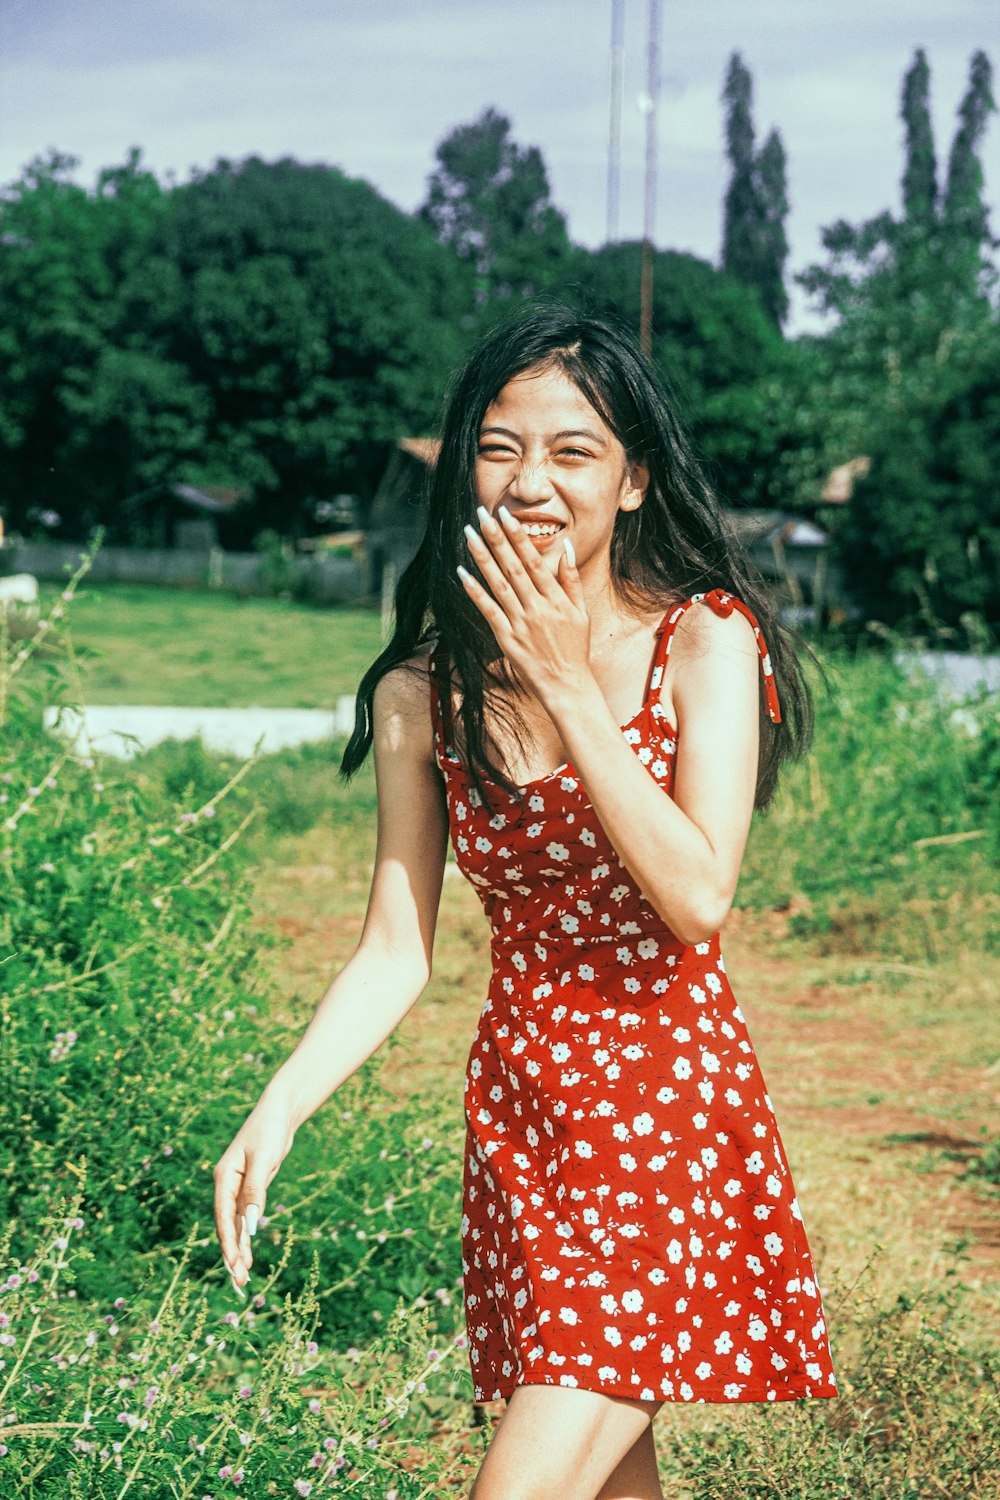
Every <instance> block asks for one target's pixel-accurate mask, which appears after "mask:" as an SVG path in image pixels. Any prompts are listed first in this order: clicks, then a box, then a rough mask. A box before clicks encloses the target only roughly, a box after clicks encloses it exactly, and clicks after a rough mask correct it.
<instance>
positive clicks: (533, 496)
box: [508, 463, 555, 502]
mask: <svg viewBox="0 0 1000 1500" xmlns="http://www.w3.org/2000/svg"><path fill="white" fill-rule="evenodd" d="M508 490H509V492H510V494H511V495H512V496H513V497H514V498H515V499H516V500H524V501H526V502H527V501H531V500H548V499H550V498H551V496H552V495H553V494H554V493H555V491H554V489H553V485H552V480H551V478H550V477H549V471H548V469H547V468H546V466H545V464H544V463H537V464H529V463H522V464H521V465H519V467H518V470H517V472H516V474H515V475H514V478H513V479H512V480H511V483H510V485H509V486H508Z"/></svg>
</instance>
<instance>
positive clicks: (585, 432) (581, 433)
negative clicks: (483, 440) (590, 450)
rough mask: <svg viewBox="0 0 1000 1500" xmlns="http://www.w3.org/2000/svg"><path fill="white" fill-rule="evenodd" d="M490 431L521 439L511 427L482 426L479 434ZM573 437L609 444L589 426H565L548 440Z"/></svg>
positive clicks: (555, 441) (602, 445) (517, 441)
mask: <svg viewBox="0 0 1000 1500" xmlns="http://www.w3.org/2000/svg"><path fill="white" fill-rule="evenodd" d="M488 432H497V433H499V434H500V435H501V436H502V437H509V438H512V439H513V441H514V442H515V443H519V442H520V441H521V439H520V436H519V435H518V433H516V432H511V430H510V428H509V427H482V428H480V431H479V436H480V437H485V436H486V434H487V433H488ZM571 437H582V438H588V439H589V440H590V442H592V443H597V444H598V445H599V446H600V447H602V448H606V447H607V446H608V444H607V439H605V438H602V437H601V435H600V433H597V432H591V431H590V429H589V427H564V428H562V429H561V431H559V432H552V433H550V434H549V436H548V438H547V439H546V441H547V442H549V443H558V442H559V441H560V440H561V439H562V438H571Z"/></svg>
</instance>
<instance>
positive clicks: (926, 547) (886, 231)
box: [800, 52, 1000, 626]
mask: <svg viewBox="0 0 1000 1500" xmlns="http://www.w3.org/2000/svg"><path fill="white" fill-rule="evenodd" d="M989 76H990V75H989V64H988V63H987V62H986V60H985V58H984V57H983V55H982V54H981V53H976V54H975V56H974V57H973V58H972V62H971V66H970V74H969V86H968V89H967V92H966V95H965V98H964V99H963V102H962V105H961V107H960V110H959V125H958V130H957V132H956V135H955V139H954V142H953V145H952V150H951V156H950V159H949V174H948V177H949V185H948V187H947V189H946V192H945V196H944V202H943V203H942V202H940V201H939V199H938V195H937V193H936V191H935V181H934V165H933V164H934V159H935V158H934V141H933V134H932V132H931V128H930V118H929V112H928V109H927V97H928V89H929V69H928V68H927V63H926V58H925V57H924V55H923V53H921V52H918V53H917V54H916V55H915V57H914V60H913V63H912V64H911V67H910V69H909V71H908V73H907V75H906V78H905V79H904V84H903V89H902V96H901V114H902V120H903V126H904V141H905V162H904V172H903V178H902V185H901V186H902V194H901V196H902V212H901V214H900V215H899V216H895V215H893V214H892V213H891V212H889V211H888V210H886V211H884V212H883V213H881V214H878V215H876V216H875V217H874V218H873V219H870V220H868V221H866V222H865V223H862V224H860V225H851V224H847V223H845V222H844V221H843V220H840V221H838V222H837V223H835V224H833V225H831V226H830V227H829V228H828V229H826V230H824V231H823V243H824V246H825V248H826V250H827V252H828V256H829V259H828V262H827V264H826V265H824V266H813V267H811V268H810V269H809V271H807V272H806V273H805V274H804V275H803V276H802V277H801V278H800V279H801V280H802V282H803V284H804V285H805V286H806V288H807V290H809V291H811V292H812V293H813V294H814V295H816V296H817V298H818V299H819V301H820V304H821V306H823V307H824V308H825V309H826V310H827V311H829V312H832V313H834V314H836V316H837V319H838V322H837V324H836V326H835V328H834V329H833V330H832V332H831V333H830V334H829V335H828V336H827V337H826V338H825V339H824V341H823V357H822V378H821V382H820V384H819V385H818V386H817V396H816V398H814V399H816V401H817V404H818V405H820V406H821V407H822V409H823V418H824V422H823V425H824V430H825V433H826V441H827V459H828V462H829V463H830V464H832V463H837V462H843V461H844V459H845V458H851V457H854V456H856V455H858V454H862V453H864V454H867V455H868V456H869V457H870V458H871V460H872V463H871V471H870V474H869V476H868V478H867V479H866V480H865V481H864V482H863V483H861V484H859V485H858V486H857V487H856V490H855V498H854V500H853V502H852V505H851V508H850V511H849V512H847V513H846V514H841V515H840V516H839V517H838V518H837V519H836V521H835V523H834V524H835V525H836V528H837V534H838V541H839V545H840V547H841V551H842V555H843V558H844V562H845V565H846V567H847V569H848V573H849V577H850V579H851V580H852V582H853V584H854V586H855V588H856V589H857V591H858V592H859V594H860V595H861V596H862V597H863V598H864V599H865V601H866V602H867V603H868V604H869V607H870V608H871V609H872V611H873V612H874V613H877V614H880V615H882V616H883V617H884V618H893V619H897V620H921V621H923V622H924V623H925V624H926V623H927V622H928V621H930V620H932V619H933V620H938V621H944V622H945V623H946V624H948V625H952V626H953V625H954V624H955V623H956V621H957V620H958V618H959V616H960V615H961V614H962V613H963V612H965V611H968V610H981V611H983V612H985V613H986V616H987V618H988V619H991V620H994V621H996V620H997V619H998V617H1000V549H998V546H997V529H998V525H997V512H996V504H997V502H996V498H995V484H994V481H993V478H992V475H991V474H988V473H987V470H986V468H984V465H983V459H982V455H983V454H984V453H995V452H996V403H995V401H992V402H991V400H990V398H989V390H990V388H991V381H992V388H995V384H996V381H995V373H994V374H993V375H992V376H990V375H989V373H988V372H989V371H990V370H991V369H992V370H993V371H994V372H995V369H996V363H995V362H996V361H997V359H998V357H1000V340H998V332H997V329H998V315H997V310H996V308H995V306H994V305H993V303H992V301H991V297H990V292H991V289H992V287H993V286H994V285H995V281H996V272H995V269H994V267H993V265H992V264H991V262H990V258H989V249H990V247H991V241H990V240H989V237H988V234H987V232H986V229H985V224H986V218H985V208H984V207H983V204H982V199H981V189H982V175H981V169H979V168H978V165H977V164H978V156H977V154H976V153H977V151H978V146H979V142H980V141H981V138H982V135H983V133H984V131H985V126H986V122H987V117H988V114H989V112H990V110H991V109H992V108H993V103H992V98H991V96H990V92H989ZM961 184H965V186H964V187H961Z"/></svg>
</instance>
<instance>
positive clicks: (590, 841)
mask: <svg viewBox="0 0 1000 1500" xmlns="http://www.w3.org/2000/svg"><path fill="white" fill-rule="evenodd" d="M580 843H581V844H583V845H585V847H586V848H588V849H596V848H597V835H596V834H595V833H594V832H593V830H592V829H590V828H584V829H583V831H582V832H581V834H580Z"/></svg>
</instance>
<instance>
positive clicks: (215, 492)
mask: <svg viewBox="0 0 1000 1500" xmlns="http://www.w3.org/2000/svg"><path fill="white" fill-rule="evenodd" d="M246 498H247V491H246V490H241V489H235V488H230V487H225V486H216V485H205V486H203V487H201V488H196V487H195V486H194V485H192V484H158V485H153V486H151V487H150V488H149V489H148V490H142V491H141V492H140V493H139V494H136V495H130V496H129V498H128V499H127V500H126V501H124V503H123V504H122V506H121V509H120V511H119V516H118V524H117V526H116V527H115V530H116V532H118V533H119V536H120V539H121V540H122V541H126V542H128V543H130V544H131V545H132V546H140V547H154V548H157V549H159V550H164V551H177V552H210V551H211V550H212V548H213V547H218V546H220V545H222V544H223V543H224V541H225V535H224V533H225V529H226V528H225V523H226V521H227V520H228V519H229V518H230V517H234V516H235V515H236V513H237V512H238V511H239V510H240V508H241V506H242V505H243V502H244V501H245V500H246ZM220 533H221V534H220ZM117 539H118V538H117V537H116V540H117Z"/></svg>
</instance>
